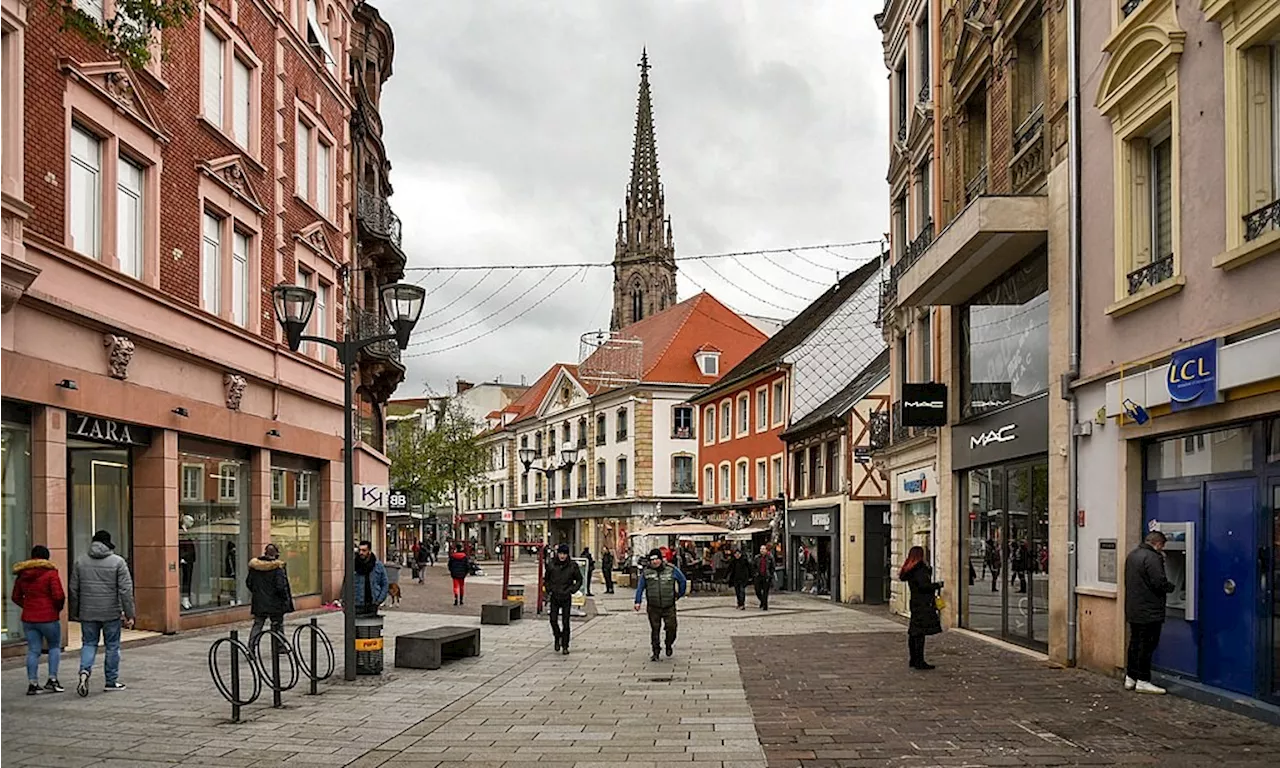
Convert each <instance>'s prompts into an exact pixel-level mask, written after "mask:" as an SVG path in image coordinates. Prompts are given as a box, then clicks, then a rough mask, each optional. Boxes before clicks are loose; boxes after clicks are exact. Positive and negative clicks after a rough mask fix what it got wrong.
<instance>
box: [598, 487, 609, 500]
mask: <svg viewBox="0 0 1280 768" xmlns="http://www.w3.org/2000/svg"><path fill="white" fill-rule="evenodd" d="M607 490H609V489H608V488H606V487H605V486H603V485H597V486H596V498H597V499H601V498H604V495H605V491H607Z"/></svg>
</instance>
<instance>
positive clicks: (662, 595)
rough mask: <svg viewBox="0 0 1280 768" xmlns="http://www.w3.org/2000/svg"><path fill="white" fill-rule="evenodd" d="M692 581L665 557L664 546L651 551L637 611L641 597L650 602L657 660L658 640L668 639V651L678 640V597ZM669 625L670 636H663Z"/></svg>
mask: <svg viewBox="0 0 1280 768" xmlns="http://www.w3.org/2000/svg"><path fill="white" fill-rule="evenodd" d="M688 588H689V582H688V580H686V579H685V577H684V574H683V573H681V572H680V569H679V568H677V567H675V566H674V565H672V564H670V563H667V562H666V560H665V559H664V558H663V557H662V550H660V549H654V550H650V552H649V562H648V564H646V565H645V567H644V569H643V570H641V571H640V583H639V584H637V585H636V611H637V612H639V610H640V603H641V601H644V600H647V601H648V602H649V642H650V645H652V647H653V655H652V656H651V657H650V658H651V659H652V660H653V661H657V660H658V649H659V646H658V640H659V639H665V640H666V646H667V655H668V656H670V655H671V654H672V652H673V650H672V649H673V646H675V644H676V629H677V624H676V601H677V600H679V599H680V598H682V597H684V594H685V591H686V590H687V589H688ZM663 624H665V625H666V637H665V638H660V636H661V634H662V630H663Z"/></svg>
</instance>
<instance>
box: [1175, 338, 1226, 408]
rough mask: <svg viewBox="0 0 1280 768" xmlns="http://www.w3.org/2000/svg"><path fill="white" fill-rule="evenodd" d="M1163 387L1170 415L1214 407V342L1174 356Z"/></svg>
mask: <svg viewBox="0 0 1280 768" xmlns="http://www.w3.org/2000/svg"><path fill="white" fill-rule="evenodd" d="M1165 387H1166V389H1168V390H1169V408H1170V409H1171V410H1174V411H1185V410H1187V409H1190V408H1199V407H1201V406H1204V405H1213V404H1215V403H1217V402H1218V340H1217V339H1210V340H1209V341H1206V342H1203V343H1201V344H1196V345H1195V346H1193V347H1187V348H1186V349H1180V350H1178V351H1177V352H1174V353H1173V358H1172V359H1171V360H1170V361H1169V374H1168V376H1167V377H1166V378H1165Z"/></svg>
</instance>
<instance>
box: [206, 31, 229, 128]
mask: <svg viewBox="0 0 1280 768" xmlns="http://www.w3.org/2000/svg"><path fill="white" fill-rule="evenodd" d="M224 45H226V42H225V41H224V40H223V39H222V38H221V37H218V33H217V32H214V31H213V30H212V29H209V28H208V27H205V28H204V72H203V76H202V80H203V81H204V82H203V85H204V116H205V119H206V120H208V121H209V122H211V123H213V124H214V125H216V126H218V127H219V128H221V127H222V99H223V90H222V89H223V83H222V66H223V56H224V49H223V46H224Z"/></svg>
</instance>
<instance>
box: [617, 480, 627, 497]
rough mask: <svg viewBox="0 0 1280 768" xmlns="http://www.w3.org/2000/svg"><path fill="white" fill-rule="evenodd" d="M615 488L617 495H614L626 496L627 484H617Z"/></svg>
mask: <svg viewBox="0 0 1280 768" xmlns="http://www.w3.org/2000/svg"><path fill="white" fill-rule="evenodd" d="M617 488H618V493H617V494H616V495H618V496H626V495H627V484H626V483H618V486H617Z"/></svg>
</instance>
